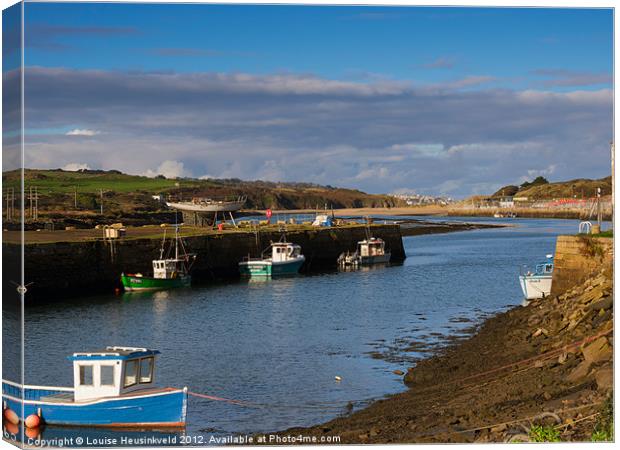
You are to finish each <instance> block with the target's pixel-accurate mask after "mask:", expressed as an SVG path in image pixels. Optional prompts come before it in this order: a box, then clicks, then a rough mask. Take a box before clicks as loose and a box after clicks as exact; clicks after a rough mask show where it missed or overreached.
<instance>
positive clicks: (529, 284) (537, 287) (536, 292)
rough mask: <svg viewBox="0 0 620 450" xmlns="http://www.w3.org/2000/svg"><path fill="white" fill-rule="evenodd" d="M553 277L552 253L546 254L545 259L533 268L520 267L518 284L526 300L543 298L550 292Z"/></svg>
mask: <svg viewBox="0 0 620 450" xmlns="http://www.w3.org/2000/svg"><path fill="white" fill-rule="evenodd" d="M552 279H553V255H547V260H546V261H544V262H541V263H538V264H536V266H535V267H534V270H530V269H528V268H527V267H522V268H521V275H520V276H519V284H520V285H521V290H522V291H523V297H524V298H525V299H526V300H533V299H536V298H545V297H547V296H548V295H549V294H551V281H552Z"/></svg>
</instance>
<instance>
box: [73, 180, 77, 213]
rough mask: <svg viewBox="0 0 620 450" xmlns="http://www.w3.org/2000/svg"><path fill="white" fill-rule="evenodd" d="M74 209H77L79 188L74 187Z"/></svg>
mask: <svg viewBox="0 0 620 450" xmlns="http://www.w3.org/2000/svg"><path fill="white" fill-rule="evenodd" d="M73 207H74V208H75V209H77V186H74V187H73Z"/></svg>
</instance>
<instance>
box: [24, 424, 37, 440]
mask: <svg viewBox="0 0 620 450" xmlns="http://www.w3.org/2000/svg"><path fill="white" fill-rule="evenodd" d="M25 433H26V436H28V437H29V438H30V439H37V438H38V437H39V435H40V434H41V429H40V428H39V427H37V428H26V430H25Z"/></svg>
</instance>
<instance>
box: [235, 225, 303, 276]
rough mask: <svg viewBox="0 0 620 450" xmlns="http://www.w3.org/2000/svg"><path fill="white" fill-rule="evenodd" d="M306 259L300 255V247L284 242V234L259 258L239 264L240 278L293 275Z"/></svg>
mask: <svg viewBox="0 0 620 450" xmlns="http://www.w3.org/2000/svg"><path fill="white" fill-rule="evenodd" d="M305 260H306V257H305V256H304V255H302V254H301V247H300V246H299V245H297V244H293V243H291V242H286V238H285V236H284V234H283V235H282V239H280V241H279V242H272V243H271V245H270V246H269V247H268V248H267V249H265V250H264V251H263V253H262V256H261V257H260V258H250V257H247V258H245V259H244V260H243V261H241V262H240V263H239V272H240V273H241V276H249V277H275V276H285V275H295V274H297V273H298V272H299V269H300V268H301V266H302V265H303V263H304V261H305Z"/></svg>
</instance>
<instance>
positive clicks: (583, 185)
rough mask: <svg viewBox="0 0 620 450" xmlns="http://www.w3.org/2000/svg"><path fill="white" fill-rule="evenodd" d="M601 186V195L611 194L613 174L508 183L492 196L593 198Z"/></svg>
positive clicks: (532, 198) (531, 198) (541, 198)
mask: <svg viewBox="0 0 620 450" xmlns="http://www.w3.org/2000/svg"><path fill="white" fill-rule="evenodd" d="M598 188H601V195H603V196H606V195H611V176H609V177H605V178H601V179H598V180H591V179H587V178H577V179H575V180H569V181H559V182H553V183H550V182H548V181H547V180H545V179H544V178H542V177H539V178H537V179H536V180H534V181H533V182H531V183H524V184H522V185H521V186H513V185H508V186H504V187H502V188H501V189H499V190H498V191H497V192H495V193H494V194H493V195H492V196H491V197H493V198H498V197H503V196H514V197H527V198H528V199H530V200H544V199H554V198H573V197H577V198H591V197H595V196H596V192H597V189H598Z"/></svg>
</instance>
